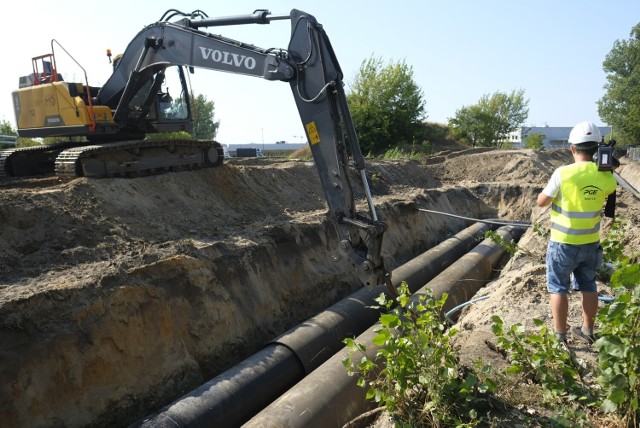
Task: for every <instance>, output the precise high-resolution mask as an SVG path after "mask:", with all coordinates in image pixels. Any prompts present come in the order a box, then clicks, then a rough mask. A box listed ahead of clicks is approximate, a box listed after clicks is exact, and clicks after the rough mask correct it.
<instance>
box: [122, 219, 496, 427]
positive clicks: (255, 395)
mask: <svg viewBox="0 0 640 428" xmlns="http://www.w3.org/2000/svg"><path fill="white" fill-rule="evenodd" d="M489 229H490V228H489V226H487V225H485V224H482V223H475V224H473V225H472V226H469V227H468V228H466V229H465V230H463V231H461V232H459V233H458V234H456V235H455V236H453V237H452V238H449V239H447V240H445V241H443V242H442V243H440V244H438V245H437V246H435V247H433V248H431V249H430V250H428V251H426V252H425V253H423V254H421V255H420V256H418V257H416V258H415V259H412V260H410V261H409V262H407V263H406V264H404V265H402V266H400V267H398V268H397V269H395V270H394V271H393V272H392V278H393V281H394V283H396V284H400V282H402V281H405V282H407V285H408V287H409V289H410V290H411V291H412V292H415V291H416V290H418V289H419V288H420V287H422V285H423V284H425V283H426V282H428V281H429V280H431V279H433V278H435V277H436V275H438V274H439V273H440V272H442V271H443V270H444V269H445V268H446V267H447V266H449V265H451V264H452V263H454V262H455V261H456V260H457V259H459V258H460V257H462V256H463V255H464V254H465V253H467V252H468V251H469V250H471V249H472V248H473V247H474V246H475V245H476V244H477V242H478V241H479V240H480V237H482V236H483V235H484V233H485V232H486V231H488V230H489ZM381 293H384V294H388V290H387V287H386V286H385V285H380V286H377V287H373V288H372V289H369V288H362V289H360V290H358V291H357V292H355V293H353V294H352V295H350V296H349V297H347V298H345V299H343V300H341V301H340V302H338V303H336V304H335V305H333V306H331V307H329V308H328V309H326V310H325V311H323V312H321V313H319V314H318V315H316V316H314V317H313V318H310V319H309V320H307V321H305V322H303V323H302V324H300V325H298V326H296V327H294V328H293V329H291V330H289V331H288V332H286V333H284V334H282V335H281V336H279V337H277V338H276V339H274V340H273V341H272V342H270V343H269V344H267V346H266V347H265V348H264V349H262V350H261V351H259V352H257V353H256V354H254V355H252V356H251V357H249V358H248V359H246V360H244V361H243V362H241V363H239V364H237V365H236V366H234V367H232V368H231V369H229V370H227V371H226V372H224V373H222V374H221V375H219V376H217V377H215V378H213V379H211V380H210V381H208V382H207V383H205V384H203V385H201V386H200V387H198V388H197V389H195V390H193V391H191V392H190V393H188V394H186V395H185V396H183V397H181V398H179V399H178V400H176V401H174V402H173V403H171V404H169V405H167V406H165V407H164V408H162V409H161V410H160V411H158V412H157V413H155V414H153V415H150V416H148V417H146V418H145V419H143V420H141V421H138V422H136V423H135V424H133V425H131V427H145V428H149V427H154V428H157V427H172V428H175V427H232V426H240V425H241V424H242V423H244V422H246V421H248V420H249V419H250V418H251V417H252V416H253V415H255V414H256V413H258V412H259V411H260V410H261V409H263V408H264V407H266V406H267V405H268V404H269V403H271V402H272V401H273V400H275V399H276V398H278V397H279V396H280V395H282V394H283V393H284V392H285V391H287V390H288V389H289V388H291V387H293V386H294V385H295V384H296V383H297V382H299V381H300V380H301V379H303V378H304V377H305V376H306V375H307V374H309V373H311V372H312V371H313V370H315V369H316V368H318V367H320V366H321V365H322V364H323V363H324V362H325V361H327V359H329V358H331V357H332V356H333V355H334V354H335V353H336V352H338V351H339V350H340V349H341V348H343V346H344V345H343V343H342V340H343V339H344V338H346V337H354V336H357V335H359V334H361V333H362V332H363V331H365V330H366V329H367V328H369V327H370V326H371V325H373V324H374V323H375V322H376V321H377V320H378V317H379V312H378V311H376V310H374V309H372V308H370V307H369V306H371V305H372V304H374V300H373V299H375V298H376V297H378V296H379V295H380V294H381Z"/></svg>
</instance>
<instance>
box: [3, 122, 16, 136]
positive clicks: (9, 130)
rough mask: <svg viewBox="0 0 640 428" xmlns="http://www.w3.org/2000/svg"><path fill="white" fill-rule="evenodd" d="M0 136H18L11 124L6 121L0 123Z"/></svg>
mask: <svg viewBox="0 0 640 428" xmlns="http://www.w3.org/2000/svg"><path fill="white" fill-rule="evenodd" d="M0 135H18V133H17V132H16V130H15V129H13V126H11V122H9V121H8V120H1V121H0Z"/></svg>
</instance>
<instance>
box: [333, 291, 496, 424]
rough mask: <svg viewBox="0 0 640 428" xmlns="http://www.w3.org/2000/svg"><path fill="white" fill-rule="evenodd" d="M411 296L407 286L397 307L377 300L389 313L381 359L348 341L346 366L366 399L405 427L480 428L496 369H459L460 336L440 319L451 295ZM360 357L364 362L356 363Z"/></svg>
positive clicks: (380, 339) (379, 338)
mask: <svg viewBox="0 0 640 428" xmlns="http://www.w3.org/2000/svg"><path fill="white" fill-rule="evenodd" d="M409 294H410V292H409V290H408V287H407V285H406V283H403V284H401V285H400V287H398V297H397V298H396V299H395V301H394V300H388V299H387V298H386V297H385V296H384V295H381V296H380V297H379V298H378V299H377V302H378V303H379V304H380V305H381V306H382V307H384V308H386V309H387V310H388V312H387V313H384V314H382V315H381V316H380V327H379V328H378V329H377V330H376V332H377V335H376V336H375V338H374V340H373V343H374V344H375V345H377V346H378V347H379V349H378V350H377V352H376V356H375V358H374V359H373V360H370V359H369V358H367V356H366V355H365V352H366V348H365V346H364V345H363V344H360V343H357V342H356V341H355V340H353V339H346V340H345V343H346V345H347V347H348V348H349V349H350V354H349V357H348V358H346V359H345V360H344V361H343V364H344V365H345V367H346V368H347V370H348V371H349V373H350V374H351V375H355V374H357V375H359V376H360V377H359V379H358V385H359V386H361V387H363V388H368V391H367V394H366V397H367V398H368V399H373V400H375V401H376V402H377V403H379V404H381V405H384V406H385V408H386V409H387V410H388V411H389V413H390V414H391V415H392V416H393V417H394V419H395V420H396V422H397V423H399V424H400V426H407V427H410V426H475V425H477V424H478V423H479V422H480V419H478V414H477V409H478V408H480V407H482V406H483V405H484V404H485V403H486V398H487V397H486V394H487V393H489V392H491V391H492V390H493V389H494V388H495V384H494V383H493V382H492V381H491V380H490V379H488V376H487V375H488V373H489V371H490V368H489V367H481V368H480V370H479V372H480V375H477V374H475V373H474V372H472V371H469V370H466V369H463V368H462V367H461V366H460V365H459V364H458V359H457V356H456V353H455V351H454V349H453V347H452V345H451V343H450V340H451V338H452V337H453V336H455V335H456V334H457V330H455V329H448V328H447V325H446V324H445V323H444V321H443V320H442V318H441V315H440V314H441V312H442V307H443V305H444V302H445V300H446V298H447V296H446V295H443V296H442V298H440V299H437V300H436V299H434V298H433V296H432V295H431V292H428V293H427V294H426V295H418V296H414V297H413V298H412V297H410V295H409ZM394 304H397V306H394ZM354 354H362V356H361V358H360V359H359V360H357V361H354V359H353V358H352V357H353V356H354Z"/></svg>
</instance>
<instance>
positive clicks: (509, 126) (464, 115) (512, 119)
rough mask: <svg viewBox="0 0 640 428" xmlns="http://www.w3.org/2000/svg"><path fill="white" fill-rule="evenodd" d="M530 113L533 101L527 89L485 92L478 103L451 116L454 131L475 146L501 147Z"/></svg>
mask: <svg viewBox="0 0 640 428" xmlns="http://www.w3.org/2000/svg"><path fill="white" fill-rule="evenodd" d="M528 116H529V100H528V99H525V98H524V90H523V89H519V90H517V91H516V90H513V91H511V93H509V94H507V93H504V92H500V91H497V92H495V93H493V94H492V95H491V96H489V95H483V96H482V98H480V100H479V101H478V103H477V104H474V105H471V106H465V107H462V108H460V109H458V110H457V111H456V114H455V116H454V117H453V118H451V119H449V126H450V128H451V132H452V133H453V134H454V135H455V136H457V137H459V138H461V139H462V140H463V141H465V142H466V143H468V144H471V145H472V146H474V147H500V146H502V143H503V142H504V141H505V139H506V137H507V134H509V133H510V132H512V131H515V130H516V129H517V128H518V127H519V126H520V125H522V124H523V123H524V122H525V121H526V120H527V117H528Z"/></svg>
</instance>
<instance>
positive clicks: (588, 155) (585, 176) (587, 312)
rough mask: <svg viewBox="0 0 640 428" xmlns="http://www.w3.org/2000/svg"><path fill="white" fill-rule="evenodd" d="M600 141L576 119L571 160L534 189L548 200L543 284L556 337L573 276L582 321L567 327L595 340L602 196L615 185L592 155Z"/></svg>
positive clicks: (561, 332) (563, 328) (563, 326)
mask: <svg viewBox="0 0 640 428" xmlns="http://www.w3.org/2000/svg"><path fill="white" fill-rule="evenodd" d="M601 141H602V137H601V134H600V130H599V129H598V127H597V126H596V125H594V124H593V123H592V122H580V123H578V124H577V125H576V126H575V127H574V128H573V129H572V130H571V133H570V134H569V143H570V149H571V154H572V155H573V159H574V163H572V164H571V165H565V166H561V167H560V168H558V169H556V170H555V171H554V172H553V174H552V176H551V179H550V180H549V183H548V184H547V186H546V187H545V188H544V189H543V190H542V192H541V193H540V194H539V195H538V199H537V201H536V204H537V206H539V207H546V206H547V205H549V204H552V206H551V238H550V240H549V244H548V247H547V290H548V292H549V294H550V306H551V315H552V316H553V327H554V330H555V333H556V337H557V338H558V339H559V340H560V341H562V342H564V343H566V341H567V328H568V325H567V313H568V311H569V304H568V298H567V293H568V292H569V286H570V284H571V281H572V279H571V276H572V274H573V281H575V282H576V283H577V286H578V289H579V290H580V292H581V293H582V326H581V327H576V326H574V327H572V328H571V333H572V334H573V335H574V336H576V338H578V339H579V340H581V341H583V342H586V343H593V342H594V334H593V329H594V322H595V316H596V314H597V311H598V293H597V289H596V271H597V269H598V267H599V266H600V264H601V263H602V247H601V246H600V215H601V211H602V208H603V205H604V202H605V199H606V198H607V196H608V195H609V194H611V193H613V192H614V191H615V189H616V184H617V183H616V179H615V177H614V176H613V173H612V172H611V171H599V170H598V166H597V164H596V163H595V162H593V155H594V154H595V153H596V151H597V150H598V144H599V143H600V142H601Z"/></svg>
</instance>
